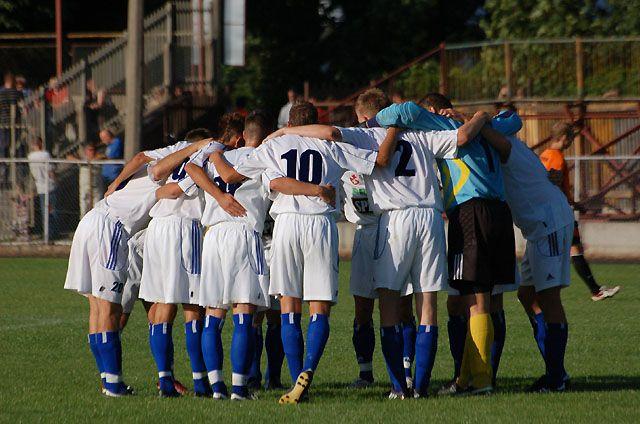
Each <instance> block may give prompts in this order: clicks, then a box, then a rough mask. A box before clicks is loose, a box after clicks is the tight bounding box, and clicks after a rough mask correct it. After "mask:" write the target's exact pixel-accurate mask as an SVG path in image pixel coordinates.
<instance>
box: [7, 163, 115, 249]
mask: <svg viewBox="0 0 640 424" xmlns="http://www.w3.org/2000/svg"><path fill="white" fill-rule="evenodd" d="M122 164H124V161H122V160H108V161H87V160H62V159H50V160H29V159H0V172H2V173H6V174H10V175H11V177H10V178H5V179H2V178H0V243H14V244H15V243H37V244H40V243H45V244H46V243H49V242H55V241H65V240H66V241H69V240H71V238H72V237H73V233H74V231H75V229H76V227H77V225H78V222H79V221H80V219H81V218H82V216H84V214H85V213H87V212H88V211H89V210H91V209H92V208H93V206H94V205H95V204H96V203H97V202H98V201H99V200H100V199H102V197H103V194H104V192H105V189H106V187H105V185H104V182H103V177H102V167H103V166H104V165H122Z"/></svg>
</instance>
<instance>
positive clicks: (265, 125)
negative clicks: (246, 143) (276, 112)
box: [244, 110, 271, 141]
mask: <svg viewBox="0 0 640 424" xmlns="http://www.w3.org/2000/svg"><path fill="white" fill-rule="evenodd" d="M270 131H271V125H270V123H269V118H267V115H266V113H264V112H263V111H261V110H254V111H253V112H251V113H250V114H249V115H247V117H246V118H245V120H244V133H245V135H246V137H245V139H247V138H249V139H251V141H253V140H259V141H262V140H264V139H265V138H266V137H267V136H268V135H269V132H270Z"/></svg>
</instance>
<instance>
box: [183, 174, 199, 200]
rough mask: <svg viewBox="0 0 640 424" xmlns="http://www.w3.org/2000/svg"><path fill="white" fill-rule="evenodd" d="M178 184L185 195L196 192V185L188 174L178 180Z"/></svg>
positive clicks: (191, 194)
mask: <svg viewBox="0 0 640 424" xmlns="http://www.w3.org/2000/svg"><path fill="white" fill-rule="evenodd" d="M178 186H179V187H180V188H181V189H182V191H183V192H184V194H186V195H187V196H193V195H194V194H196V193H197V192H198V186H197V185H196V183H195V182H194V181H193V180H192V179H191V177H189V176H188V175H187V176H186V177H184V178H183V179H182V180H180V181H178Z"/></svg>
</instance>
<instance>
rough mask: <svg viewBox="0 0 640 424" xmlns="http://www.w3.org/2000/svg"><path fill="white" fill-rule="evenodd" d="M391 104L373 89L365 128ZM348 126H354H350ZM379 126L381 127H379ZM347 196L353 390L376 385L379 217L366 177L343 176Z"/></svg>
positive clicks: (410, 326) (412, 330)
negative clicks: (350, 237) (355, 375)
mask: <svg viewBox="0 0 640 424" xmlns="http://www.w3.org/2000/svg"><path fill="white" fill-rule="evenodd" d="M389 104H390V101H389V99H388V98H387V96H386V94H384V92H383V91H382V90H380V89H377V88H372V89H369V90H367V91H365V92H364V93H362V94H361V95H360V96H358V98H357V99H356V102H355V105H354V110H355V112H356V116H357V119H358V122H359V123H360V125H361V126H365V127H366V126H368V125H372V124H373V122H372V120H371V118H374V117H375V115H376V113H377V112H379V111H380V110H381V109H383V108H384V107H386V106H388V105H389ZM347 126H350V125H349V124H347ZM375 126H378V125H375ZM342 186H343V190H344V194H345V203H344V212H345V217H346V218H347V220H348V221H349V222H352V223H354V224H356V231H355V234H354V243H353V249H352V253H351V274H350V276H349V289H350V291H351V294H352V295H353V301H354V322H353V336H352V342H353V347H354V350H355V353H356V360H357V361H358V367H359V368H360V371H359V375H358V378H357V379H356V380H355V381H354V382H353V383H352V385H351V387H353V388H363V387H369V386H371V384H373V381H374V377H373V352H374V349H375V330H374V326H373V308H374V302H375V299H376V298H377V297H378V296H377V294H376V290H375V287H374V283H373V267H372V264H373V260H374V256H375V253H374V250H375V242H376V237H377V230H378V219H379V214H376V213H374V212H373V208H372V207H371V205H370V203H371V199H370V197H371V196H370V194H369V193H368V191H367V186H366V184H365V180H364V177H363V176H362V175H359V174H357V173H355V172H351V171H348V172H346V173H345V174H344V175H343V176H342ZM406 290H407V292H406V293H403V294H406V296H403V297H402V299H401V311H400V315H401V323H402V336H403V355H402V356H403V365H404V371H405V379H406V381H407V386H408V387H409V388H411V387H412V385H413V379H412V373H411V365H412V363H413V360H414V356H415V343H416V322H415V318H414V317H413V312H412V310H413V308H412V299H413V296H412V295H411V293H412V290H413V287H412V286H411V284H407V286H406Z"/></svg>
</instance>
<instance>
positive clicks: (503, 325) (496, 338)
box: [491, 310, 507, 386]
mask: <svg viewBox="0 0 640 424" xmlns="http://www.w3.org/2000/svg"><path fill="white" fill-rule="evenodd" d="M491 321H492V322H493V344H492V345H491V367H492V368H493V385H494V386H495V384H496V376H497V375H498V367H499V366H500V357H501V356H502V349H504V341H505V338H506V336H507V321H506V320H505V316H504V310H502V311H500V312H494V313H492V314H491Z"/></svg>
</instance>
